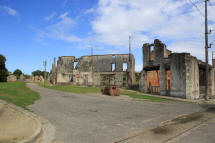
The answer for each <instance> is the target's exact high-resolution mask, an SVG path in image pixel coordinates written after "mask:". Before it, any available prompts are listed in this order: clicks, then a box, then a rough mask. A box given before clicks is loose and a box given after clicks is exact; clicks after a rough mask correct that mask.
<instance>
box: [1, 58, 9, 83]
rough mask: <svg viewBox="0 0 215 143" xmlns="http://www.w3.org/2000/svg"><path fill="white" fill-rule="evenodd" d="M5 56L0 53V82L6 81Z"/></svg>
mask: <svg viewBox="0 0 215 143" xmlns="http://www.w3.org/2000/svg"><path fill="white" fill-rule="evenodd" d="M5 62H6V58H5V56H3V55H1V54H0V82H7V76H8V70H7V68H6V66H5Z"/></svg>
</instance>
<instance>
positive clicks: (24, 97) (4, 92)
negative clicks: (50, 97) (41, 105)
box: [0, 82, 40, 109]
mask: <svg viewBox="0 0 215 143" xmlns="http://www.w3.org/2000/svg"><path fill="white" fill-rule="evenodd" d="M0 99H3V100H5V101H7V102H10V103H13V104H15V105H17V106H20V107H22V108H24V109H28V108H27V106H28V105H30V104H33V103H34V102H35V101H36V100H38V99H40V95H39V93H37V92H34V91H31V90H30V89H29V88H27V87H26V83H24V82H5V83H0Z"/></svg>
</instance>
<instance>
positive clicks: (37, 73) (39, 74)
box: [32, 70, 43, 76]
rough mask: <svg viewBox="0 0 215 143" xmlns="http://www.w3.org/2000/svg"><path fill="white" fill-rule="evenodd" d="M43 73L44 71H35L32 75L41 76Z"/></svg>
mask: <svg viewBox="0 0 215 143" xmlns="http://www.w3.org/2000/svg"><path fill="white" fill-rule="evenodd" d="M42 74H43V73H42V71H40V70H35V71H33V72H32V75H33V76H41V75H42Z"/></svg>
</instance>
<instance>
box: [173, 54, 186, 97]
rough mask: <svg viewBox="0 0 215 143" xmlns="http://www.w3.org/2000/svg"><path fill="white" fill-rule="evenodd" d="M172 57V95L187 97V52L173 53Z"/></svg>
mask: <svg viewBox="0 0 215 143" xmlns="http://www.w3.org/2000/svg"><path fill="white" fill-rule="evenodd" d="M170 56H171V57H170V58H171V64H170V70H171V91H170V94H171V96H177V97H181V98H186V66H185V56H186V53H181V54H179V53H173V54H171V55H170Z"/></svg>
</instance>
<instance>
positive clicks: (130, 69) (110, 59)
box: [56, 54, 136, 86]
mask: <svg viewBox="0 0 215 143" xmlns="http://www.w3.org/2000/svg"><path fill="white" fill-rule="evenodd" d="M129 59H130V60H129ZM74 62H77V65H76V67H75V68H73V67H74ZM123 63H126V64H127V70H125V71H123ZM113 64H114V65H115V69H112V65H113ZM56 75H57V83H71V84H75V85H95V86H100V85H106V84H111V85H117V86H124V85H127V86H129V85H133V84H135V83H136V78H135V60H134V56H133V55H132V54H131V55H130V57H129V54H114V55H93V56H83V57H80V58H78V59H76V58H75V57H73V56H71V57H60V58H59V60H58V64H57V72H56ZM125 80H126V81H125ZM125 83H126V84H125Z"/></svg>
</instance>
